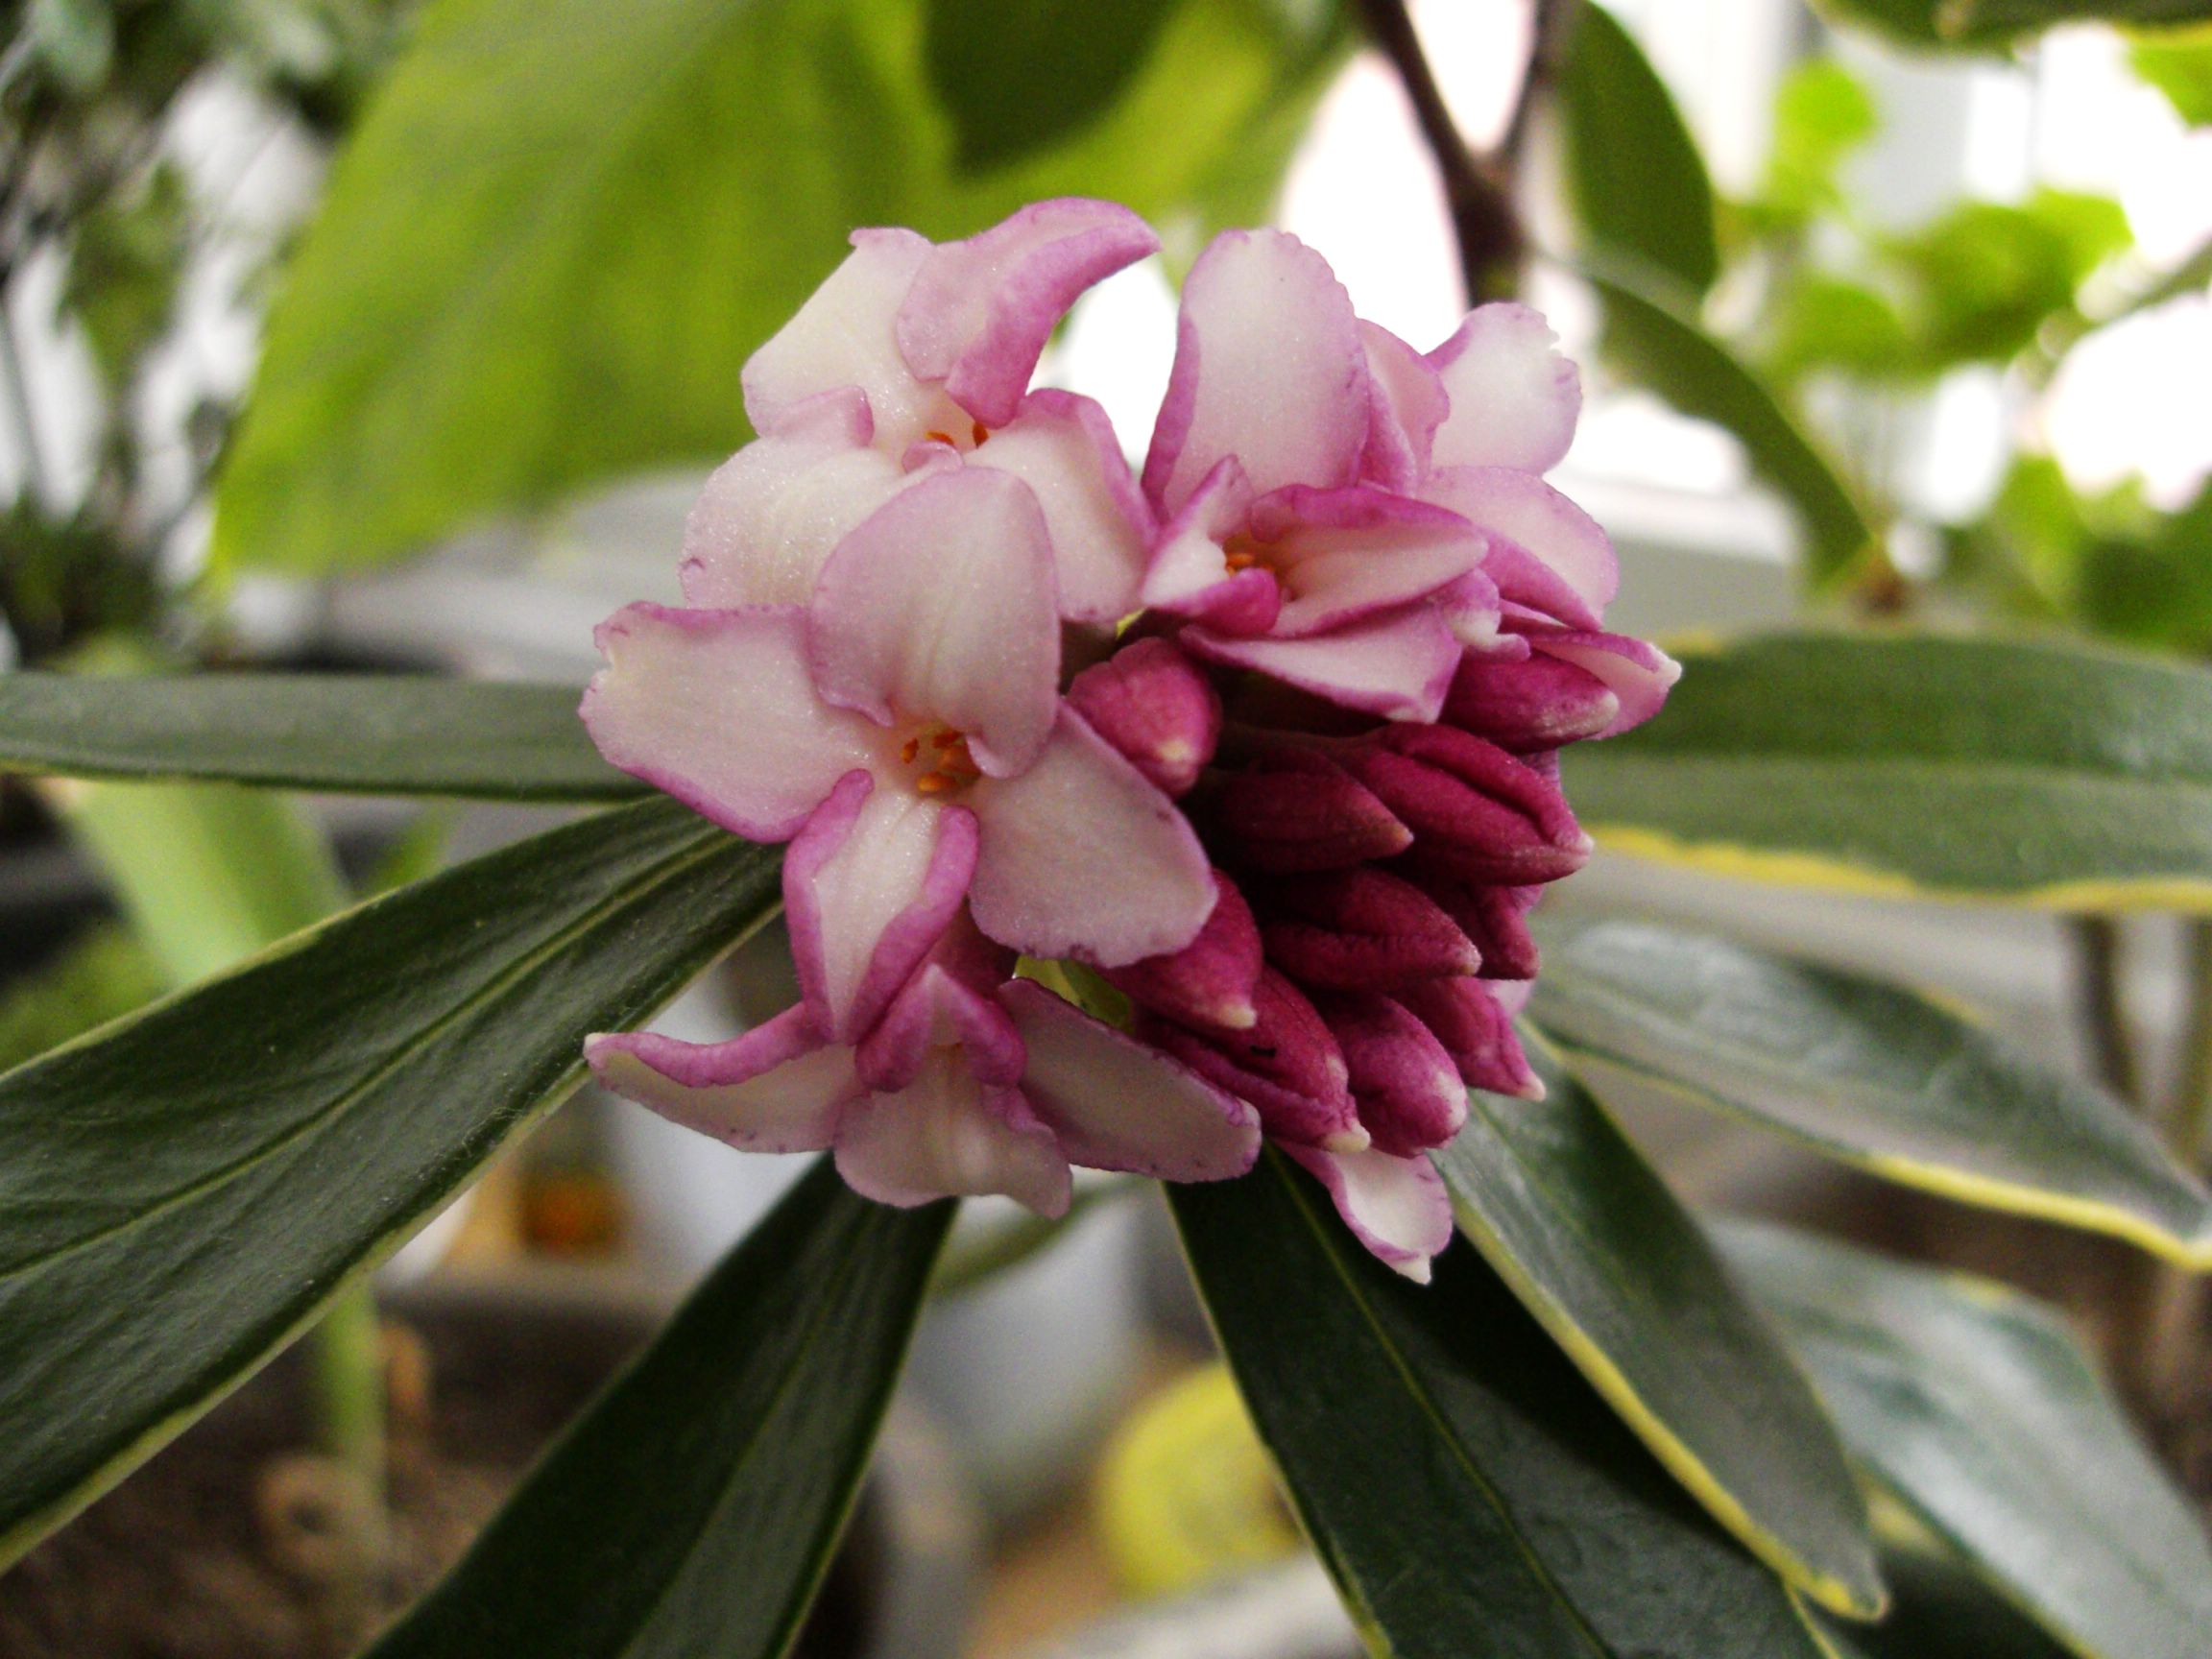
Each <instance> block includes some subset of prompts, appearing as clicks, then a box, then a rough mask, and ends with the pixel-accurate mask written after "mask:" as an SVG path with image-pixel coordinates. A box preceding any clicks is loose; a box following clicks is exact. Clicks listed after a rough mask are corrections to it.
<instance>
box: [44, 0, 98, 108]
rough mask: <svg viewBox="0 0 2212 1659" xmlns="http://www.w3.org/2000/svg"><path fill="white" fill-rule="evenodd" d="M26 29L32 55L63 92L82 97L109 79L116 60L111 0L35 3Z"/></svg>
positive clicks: (49, 0)
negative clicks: (111, 65)
mask: <svg viewBox="0 0 2212 1659" xmlns="http://www.w3.org/2000/svg"><path fill="white" fill-rule="evenodd" d="M23 27H24V29H25V31H26V33H27V36H28V38H29V42H30V49H31V51H32V52H33V53H34V54H35V55H36V58H37V60H38V61H39V62H40V63H41V64H42V65H43V66H44V67H45V70H46V72H47V73H48V74H49V75H51V76H52V77H53V78H54V80H55V83H56V84H58V85H60V87H61V88H62V89H63V90H65V91H67V92H71V93H74V94H76V95H78V96H80V97H82V96H84V94H86V93H89V92H93V91H95V90H97V89H98V87H99V85H100V83H101V82H103V81H105V80H106V79H107V78H108V65H109V64H111V63H112V62H113V61H114V60H115V13H114V11H113V9H112V8H111V6H110V5H109V0H31V4H30V8H29V10H28V11H27V12H26V13H25V15H24V22H23Z"/></svg>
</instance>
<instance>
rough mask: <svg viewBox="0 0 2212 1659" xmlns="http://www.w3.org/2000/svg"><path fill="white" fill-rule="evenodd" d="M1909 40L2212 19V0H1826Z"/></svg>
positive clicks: (1977, 45) (1827, 5)
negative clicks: (2075, 25) (2082, 25)
mask: <svg viewBox="0 0 2212 1659" xmlns="http://www.w3.org/2000/svg"><path fill="white" fill-rule="evenodd" d="M1820 4H1821V7H1822V10H1824V11H1826V12H1830V13H1831V14H1833V15H1834V16H1836V17H1837V18H1839V20H1841V21H1844V22H1850V23H1858V24H1863V25H1864V26H1866V27H1868V28H1871V29H1873V30H1875V31H1877V32H1878V33H1880V34H1884V35H1887V36H1889V37H1890V38H1891V39H1892V40H1895V41H1898V42H1900V43H1902V44H1904V45H1908V46H1915V47H1921V48H1927V47H1946V48H1954V49H1959V48H1964V49H1979V50H1983V51H1989V50H1995V49H1999V48H2002V47H2005V46H2008V45H2010V44H2012V43H2013V42H2014V41H2017V40H2022V39H2025V38H2027V37H2028V36H2033V35H2037V34H2040V33H2041V32H2042V31H2043V30H2045V29H2051V28H2056V27H2057V26H2058V25H2060V24H2064V23H2124V24H2128V25H2132V26H2134V27H2138V28H2155V27H2172V26H2174V25H2177V24H2187V23H2192V22H2197V21H2200V20H2202V19H2205V18H2212V0H1820Z"/></svg>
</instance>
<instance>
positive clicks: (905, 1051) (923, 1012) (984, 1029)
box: [860, 962, 1027, 1090]
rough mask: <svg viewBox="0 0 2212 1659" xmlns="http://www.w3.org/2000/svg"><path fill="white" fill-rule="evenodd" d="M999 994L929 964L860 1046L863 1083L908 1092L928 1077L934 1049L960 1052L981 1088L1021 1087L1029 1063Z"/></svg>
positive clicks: (1020, 1039)
mask: <svg viewBox="0 0 2212 1659" xmlns="http://www.w3.org/2000/svg"><path fill="white" fill-rule="evenodd" d="M1010 965H1011V964H1009V966H1010ZM997 990H998V985H997V984H996V983H994V984H992V985H988V986H986V985H976V984H971V983H970V982H969V981H968V980H967V979H966V978H964V977H963V976H962V975H961V974H956V973H954V972H952V970H951V969H950V968H949V967H947V966H946V965H945V964H943V963H940V962H930V963H927V964H926V965H925V966H924V967H923V969H922V971H921V972H920V973H919V974H915V975H914V976H913V978H911V979H910V980H908V981H907V983H906V988H905V989H904V990H903V991H902V992H900V993H899V995H898V997H897V998H894V999H893V1001H892V1003H891V1006H890V1008H889V1010H888V1011H886V1012H885V1014H884V1016H883V1020H882V1022H881V1023H880V1024H878V1026H877V1027H876V1029H875V1030H873V1031H871V1032H870V1033H869V1034H868V1039H867V1041H866V1042H864V1043H862V1044H861V1045H860V1075H861V1077H862V1078H863V1079H864V1080H865V1081H866V1082H867V1084H868V1086H869V1087H870V1088H871V1089H878V1090H898V1089H903V1088H905V1087H907V1086H908V1085H909V1084H911V1083H912V1082H913V1081H914V1079H915V1078H916V1077H918V1076H920V1075H921V1074H922V1066H923V1062H924V1061H925V1060H926V1059H927V1058H928V1055H929V1052H930V1050H931V1049H934V1048H950V1047H953V1046H958V1047H959V1048H960V1049H961V1050H962V1052H963V1054H964V1055H965V1056H966V1059H967V1064H968V1070H970V1071H972V1072H974V1075H975V1080H976V1081H977V1082H979V1083H982V1084H985V1085H988V1086H989V1087H992V1088H997V1089H1012V1088H1014V1087H1016V1086H1017V1085H1019V1084H1020V1083H1021V1081H1022V1069H1023V1067H1024V1066H1025V1065H1026V1063H1027V1059H1026V1055H1025V1052H1024V1050H1023V1048H1022V1035H1021V1033H1020V1032H1019V1031H1018V1030H1016V1029H1015V1025H1014V1022H1013V1020H1012V1019H1010V1018H1009V1017H1008V1016H1007V1013H1006V1010H1005V1009H1004V1008H1002V1007H1000V1006H999V1004H998V997H997Z"/></svg>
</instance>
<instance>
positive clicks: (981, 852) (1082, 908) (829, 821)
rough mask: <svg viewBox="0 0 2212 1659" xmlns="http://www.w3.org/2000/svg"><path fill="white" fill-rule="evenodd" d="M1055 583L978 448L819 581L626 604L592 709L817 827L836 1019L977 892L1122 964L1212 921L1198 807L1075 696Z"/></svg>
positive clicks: (688, 777)
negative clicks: (1068, 688) (1160, 779)
mask: <svg viewBox="0 0 2212 1659" xmlns="http://www.w3.org/2000/svg"><path fill="white" fill-rule="evenodd" d="M1054 594H1055V578H1054V574H1053V569H1052V562H1051V554H1050V549H1049V547H1048V545H1047V539H1046V529H1045V525H1044V521H1043V517H1042V515H1041V513H1040V512H1039V510H1038V507H1037V503H1036V500H1035V498H1034V496H1033V495H1032V494H1031V493H1030V492H1029V491H1028V489H1027V488H1026V487H1025V486H1024V485H1022V483H1020V482H1019V481H1018V480H1016V479H1014V478H1012V477H1010V476H1008V475H1007V474H1005V473H1000V472H992V471H989V470H985V469H953V470H950V471H947V472H943V473H940V474H938V475H935V476H932V477H930V478H927V479H926V480H924V481H923V482H922V483H920V484H917V485H915V486H914V487H913V488H912V489H911V490H908V491H906V492H904V493H902V494H900V495H899V496H897V497H896V498H895V499H893V500H892V501H890V502H889V503H887V504H886V505H884V506H883V507H881V508H880V509H878V511H877V512H876V513H875V514H874V515H873V516H872V517H869V518H868V519H866V520H865V521H864V522H863V523H862V524H861V525H860V527H859V528H857V529H856V530H854V532H853V533H852V534H850V535H849V536H847V537H846V538H845V540H844V541H841V542H840V543H839V544H838V547H837V549H836V552H835V553H834V555H833V556H832V557H831V558H830V559H829V562H828V563H827V564H826V565H824V567H823V570H822V572H821V576H820V578H819V580H818V582H817V584H816V586H815V589H814V591H813V594H812V597H811V599H810V600H809V602H808V603H807V604H806V605H805V606H800V605H753V606H740V607H736V608H733V609H728V610H712V611H708V610H700V611H676V610H668V609H665V608H663V607H660V606H653V605H633V606H631V607H629V608H628V609H626V610H624V611H622V612H619V613H616V614H615V615H614V616H613V618H611V619H610V620H609V621H608V622H607V623H606V624H605V625H604V626H603V628H602V629H601V631H600V645H601V648H602V650H604V651H605V653H606V655H607V659H608V666H607V668H606V669H604V670H603V671H602V672H601V673H600V674H599V675H598V677H597V678H595V679H594V680H593V681H592V683H591V687H590V689H589V691H588V692H587V693H586V696H585V700H584V710H583V712H584V719H585V722H586V724H587V725H588V726H589V729H590V732H591V735H592V737H593V739H594V740H595V741H596V742H597V743H598V745H599V747H600V749H601V751H602V752H603V753H605V754H606V756H607V757H608V758H609V759H610V760H612V761H613V763H614V764H615V765H617V766H620V767H622V768H624V769H625V770H627V771H630V772H633V773H635V774H637V776H638V777H641V778H643V779H645V780H646V781H649V782H652V783H654V784H656V785H658V786H659V787H661V788H662V789H665V790H667V791H668V792H669V793H671V794H673V795H675V796H677V797H678V798H679V799H681V800H683V801H685V802H686V803H688V804H689V805H692V806H694V807H696V808H697V809H698V810H699V811H701V812H702V813H704V814H706V815H707V816H708V817H709V818H711V819H713V820H714V821H715V822H716V823H718V824H721V825H723V826H724V827H726V828H728V829H733V830H734V831H735V832H736V833H738V834H740V835H743V836H746V837H747V838H749V839H752V840H756V841H781V840H785V839H790V838H792V837H794V836H796V840H795V841H794V842H793V845H792V848H791V852H790V854H789V856H788V857H787V859H786V860H785V864H784V872H783V892H784V902H785V905H786V907H787V909H788V912H789V915H790V919H791V926H792V929H793V932H794V933H795V934H798V935H802V936H804V937H805V938H806V939H807V940H808V941H809V942H810V948H812V949H815V950H818V951H819V953H820V956H821V959H822V962H823V964H824V967H823V972H822V973H821V974H820V975H819V976H818V979H817V985H816V988H815V990H814V991H813V992H812V993H811V994H810V1000H812V1002H813V1003H814V1004H815V1005H814V1007H813V1010H812V1012H813V1016H814V1019H815V1021H816V1022H817V1024H818V1025H819V1027H820V1029H821V1030H822V1032H823V1033H824V1035H825V1037H826V1038H829V1039H833V1040H835V1041H839V1042H847V1041H854V1040H856V1039H857V1038H858V1037H859V1036H861V1035H863V1034H865V1032H866V1031H867V1030H868V1029H869V1028H870V1027H871V1026H872V1025H873V1024H874V1022H876V1020H877V1019H878V1018H879V1017H880V1016H881V1015H882V1013H883V1011H884V1010H885V1009H886V1008H887V1007H888V1006H889V1004H890V1001H891V999H892V998H893V997H894V996H896V995H897V994H898V993H899V991H900V989H901V987H902V986H903V985H904V984H905V982H906V980H907V978H908V976H909V975H910V974H912V972H913V971H914V969H915V967H916V965H917V964H918V963H919V962H920V961H921V960H922V958H923V956H924V955H925V954H926V952H927V950H929V948H930V946H931V945H932V944H933V943H934V942H935V940H936V938H937V935H938V934H939V933H940V932H942V931H943V929H944V927H945V926H946V925H947V923H948V921H949V920H950V917H951V915H952V914H953V912H954V910H955V909H956V908H957V907H958V906H959V904H960V902H962V900H963V899H966V900H967V901H968V902H970V903H972V904H973V905H974V913H975V917H976V920H977V922H978V923H980V925H981V926H982V927H983V930H984V931H985V932H986V933H988V934H989V935H990V936H991V937H992V938H994V939H996V940H998V941H999V942H1000V943H1002V944H1005V945H1007V946H1010V947H1012V948H1014V949H1016V950H1023V951H1027V952H1029V953H1031V954H1033V955H1039V956H1069V955H1076V956H1082V957H1085V958H1087V959H1089V960H1093V961H1096V962H1100V963H1107V964H1112V963H1119V962H1128V961H1132V960H1135V959H1136V958H1138V957H1141V956H1145V955H1150V954H1152V953H1154V952H1157V951H1160V950H1174V949H1177V948H1179V947H1180V946H1182V945H1184V944H1187V943H1189V942H1190V939H1191V938H1192V937H1193V936H1194V935H1195V934H1196V933H1197V931H1198V928H1199V926H1200V925H1201V924H1202V923H1203V922H1204V921H1205V919H1206V914H1207V911H1208V910H1209V909H1210V908H1211V907H1212V905H1213V902H1214V889H1213V886H1212V883H1211V880H1210V878H1209V876H1208V872H1207V865H1206V859H1205V855H1204V854H1203V853H1202V852H1201V851H1200V849H1199V846H1198V842H1197V838H1196V836H1195V835H1194V834H1193V833H1192V831H1191V829H1190V826H1189V825H1188V824H1187V823H1186V822H1185V820H1184V819H1183V817H1182V816H1181V814H1179V813H1178V812H1176V811H1175V809H1174V808H1173V806H1172V805H1170V804H1169V803H1168V801H1167V800H1166V797H1165V796H1163V795H1162V794H1161V793H1160V791H1159V789H1158V788H1156V787H1155V786H1154V785H1153V784H1152V783H1150V782H1148V781H1146V780H1145V779H1144V778H1143V777H1142V775H1141V774H1140V773H1139V772H1138V770H1137V769H1136V768H1135V767H1134V766H1133V765H1131V764H1130V763H1129V762H1128V761H1127V760H1125V759H1124V758H1122V757H1121V756H1120V755H1118V754H1117V753H1116V752H1115V751H1114V750H1113V749H1112V748H1110V747H1109V746H1108V745H1107V744H1106V743H1105V742H1104V741H1102V740H1101V739H1100V738H1099V737H1098V735H1097V734H1096V733H1094V732H1093V731H1092V729H1091V727H1090V726H1089V724H1088V723H1087V722H1086V721H1085V720H1084V719H1083V717H1082V716H1081V715H1080V714H1078V713H1077V712H1076V711H1075V710H1074V709H1072V708H1070V707H1069V706H1068V705H1067V704H1066V703H1064V702H1063V701H1062V699H1061V697H1060V694H1059V675H1060V628H1059V622H1058V619H1057V616H1056V614H1055V605H1054ZM1108 869H1110V870H1112V871H1113V873H1114V879H1113V881H1112V882H1110V883H1109V882H1102V881H1101V880H1099V879H1098V877H1099V873H1100V872H1101V871H1102V870H1108Z"/></svg>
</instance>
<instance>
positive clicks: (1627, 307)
mask: <svg viewBox="0 0 2212 1659" xmlns="http://www.w3.org/2000/svg"><path fill="white" fill-rule="evenodd" d="M1581 270H1582V275H1583V276H1586V277H1587V278H1588V279H1589V281H1590V282H1591V284H1592V285H1593V286H1594V287H1596V288H1597V290H1598V292H1599V296H1600V298H1602V299H1603V301H1604V302H1605V328H1606V343H1607V348H1608V349H1609V350H1610V351H1611V352H1612V353H1613V354H1614V356H1615V357H1616V358H1617V359H1618V361H1619V362H1620V365H1621V367H1622V370H1623V373H1624V374H1625V375H1626V377H1627V378H1628V379H1629V380H1630V381H1631V382H1632V383H1634V384H1636V385H1640V386H1642V387H1644V388H1646V389H1647V390H1648V391H1651V392H1653V393H1656V394H1657V395H1658V396H1659V397H1664V398H1665V399H1666V400H1667V401H1668V402H1670V403H1671V404H1672V405H1673V406H1674V407H1675V408H1677V409H1679V410H1681V411H1682V413H1683V414H1685V415H1692V416H1695V417H1696V418H1697V419H1699V420H1701V421H1713V422H1714V423H1715V424H1717V425H1719V426H1722V427H1725V428H1726V429H1727V430H1728V431H1730V432H1732V433H1734V434H1735V435H1736V437H1737V438H1738V440H1739V441H1741V442H1742V444H1743V448H1744V452H1745V453H1746V454H1747V455H1748V456H1749V457H1750V461H1751V466H1752V469H1754V470H1755V471H1757V472H1758V474H1759V475H1760V476H1761V477H1762V478H1764V479H1766V480H1767V482H1768V483H1769V484H1771V485H1773V486H1774V487H1775V488H1776V489H1777V490H1779V491H1781V492H1782V493H1783V494H1784V495H1786V496H1787V497H1789V499H1790V500H1791V502H1792V503H1793V504H1794V505H1795V507H1796V509H1797V512H1798V516H1799V517H1800V519H1801V520H1802V522H1803V525H1804V530H1805V538H1806V568H1807V572H1808V574H1809V575H1810V576H1811V578H1812V580H1813V581H1814V582H1815V583H1820V584H1825V583H1829V582H1833V581H1835V580H1837V579H1838V578H1840V577H1842V576H1844V575H1847V574H1848V573H1849V572H1851V571H1852V570H1853V569H1855V568H1856V567H1857V566H1858V565H1859V564H1860V562H1861V561H1862V560H1863V558H1864V557H1865V556H1866V555H1867V553H1868V552H1869V551H1870V550H1871V549H1872V547H1873V545H1874V530H1873V527H1872V526H1871V525H1870V524H1869V523H1868V522H1867V518H1866V515H1865V513H1864V512H1863V510H1862V509H1861V507H1860V505H1859V503H1858V501H1857V500H1856V499H1855V498H1854V497H1853V495H1852V493H1851V491H1850V490H1849V488H1848V487H1847V486H1846V485H1845V484H1844V482H1843V479H1842V476H1841V474H1840V473H1839V471H1838V470H1837V469H1836V467H1835V465H1834V463H1832V462H1831V461H1830V460H1829V459H1828V458H1827V456H1826V455H1824V454H1823V453H1822V452H1821V450H1820V448H1819V446H1818V445H1816V444H1815V442H1814V440H1813V438H1812V437H1811V436H1810V435H1808V434H1807V433H1806V431H1805V430H1804V428H1802V427H1801V426H1799V425H1798V424H1797V422H1796V421H1795V420H1794V419H1792V418H1791V415H1790V414H1789V413H1788V412H1787V411H1786V410H1785V409H1784V408H1783V406H1782V404H1781V403H1780V402H1779V401H1778V400H1777V399H1776V397H1775V396H1774V394H1773V393H1772V392H1771V391H1769V390H1768V389H1767V386H1766V385H1765V384H1764V383H1763V382H1762V381H1761V380H1760V378H1759V376H1758V375H1756V374H1755V373H1752V372H1751V370H1750V369H1748V368H1746V367H1745V366H1744V365H1743V362H1742V361H1740V360H1739V359H1738V358H1737V357H1736V355H1735V354H1734V353H1733V352H1731V351H1730V350H1729V349H1728V348H1727V347H1725V346H1723V345H1722V344H1721V343H1720V342H1719V341H1718V340H1716V339H1715V338H1714V337H1713V336H1712V335H1711V334H1709V333H1707V332H1706V331H1705V328H1704V326H1703V325H1702V324H1700V323H1699V322H1698V320H1697V306H1696V301H1695V296H1693V295H1688V294H1683V293H1681V292H1679V291H1678V290H1675V289H1674V288H1672V287H1671V286H1670V285H1669V284H1668V283H1667V282H1666V281H1665V280H1664V278H1662V277H1660V276H1657V275H1656V274H1654V273H1651V272H1649V271H1647V270H1645V269H1643V268H1642V267H1639V266H1634V265H1631V264H1630V263H1629V262H1627V261H1625V260H1619V259H1614V258H1611V257H1604V258H1599V259H1596V260H1592V261H1589V262H1586V263H1585V264H1584V265H1583V266H1582V267H1581Z"/></svg>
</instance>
